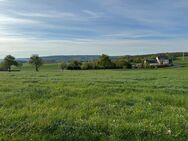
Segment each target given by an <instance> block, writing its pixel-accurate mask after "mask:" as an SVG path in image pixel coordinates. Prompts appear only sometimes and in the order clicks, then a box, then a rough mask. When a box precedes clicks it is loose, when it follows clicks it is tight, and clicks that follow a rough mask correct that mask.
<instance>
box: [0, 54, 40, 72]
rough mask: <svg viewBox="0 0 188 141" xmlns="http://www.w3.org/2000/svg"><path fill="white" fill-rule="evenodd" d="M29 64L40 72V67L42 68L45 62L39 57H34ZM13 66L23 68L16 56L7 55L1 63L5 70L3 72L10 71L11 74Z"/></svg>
mask: <svg viewBox="0 0 188 141" xmlns="http://www.w3.org/2000/svg"><path fill="white" fill-rule="evenodd" d="M29 63H30V64H32V65H33V66H34V67H35V70H36V71H39V67H40V66H42V64H43V61H42V59H41V58H40V57H39V56H38V55H32V56H31V57H30V59H29ZM12 66H16V67H21V66H22V63H21V62H18V61H16V58H15V57H14V56H12V55H7V56H6V57H5V58H4V60H3V62H2V63H1V67H2V68H3V70H8V71H9V72H11V71H12V69H11V68H12Z"/></svg>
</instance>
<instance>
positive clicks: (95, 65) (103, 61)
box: [61, 54, 132, 70]
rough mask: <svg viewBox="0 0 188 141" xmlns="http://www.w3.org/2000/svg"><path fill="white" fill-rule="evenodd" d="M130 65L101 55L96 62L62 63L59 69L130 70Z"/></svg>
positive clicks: (122, 59)
mask: <svg viewBox="0 0 188 141" xmlns="http://www.w3.org/2000/svg"><path fill="white" fill-rule="evenodd" d="M131 67H132V65H131V63H130V62H129V61H128V60H126V59H124V58H119V59H116V60H112V59H110V57H109V56H107V55H105V54H103V55H102V56H101V57H100V58H99V59H98V60H96V61H88V62H80V61H77V60H75V61H70V62H68V63H65V62H62V63H61V69H62V70H65V69H68V70H91V69H125V68H127V69H129V68H131Z"/></svg>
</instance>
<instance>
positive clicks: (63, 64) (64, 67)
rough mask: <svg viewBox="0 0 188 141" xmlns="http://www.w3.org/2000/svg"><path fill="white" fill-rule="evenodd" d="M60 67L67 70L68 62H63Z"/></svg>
mask: <svg viewBox="0 0 188 141" xmlns="http://www.w3.org/2000/svg"><path fill="white" fill-rule="evenodd" d="M60 67H61V70H62V71H63V70H65V69H66V68H67V64H66V63H65V62H62V63H61V64H60Z"/></svg>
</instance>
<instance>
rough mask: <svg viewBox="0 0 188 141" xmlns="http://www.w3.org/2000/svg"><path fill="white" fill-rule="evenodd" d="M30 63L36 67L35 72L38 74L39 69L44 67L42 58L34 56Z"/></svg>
mask: <svg viewBox="0 0 188 141" xmlns="http://www.w3.org/2000/svg"><path fill="white" fill-rule="evenodd" d="M29 63H30V64H32V65H33V66H35V70H36V71H37V72H38V71H39V68H40V67H41V66H42V65H43V61H42V58H40V57H39V56H38V55H32V56H31V57H30V60H29Z"/></svg>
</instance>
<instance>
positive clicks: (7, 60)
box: [3, 55, 18, 72]
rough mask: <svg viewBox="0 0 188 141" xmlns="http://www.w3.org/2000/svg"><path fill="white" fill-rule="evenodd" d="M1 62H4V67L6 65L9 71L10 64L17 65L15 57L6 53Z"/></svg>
mask: <svg viewBox="0 0 188 141" xmlns="http://www.w3.org/2000/svg"><path fill="white" fill-rule="evenodd" d="M3 64H4V67H6V68H7V69H8V71H9V72H11V66H17V65H18V62H17V61H16V59H15V57H14V56H11V55H7V56H6V57H5V58H4V62H3Z"/></svg>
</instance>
